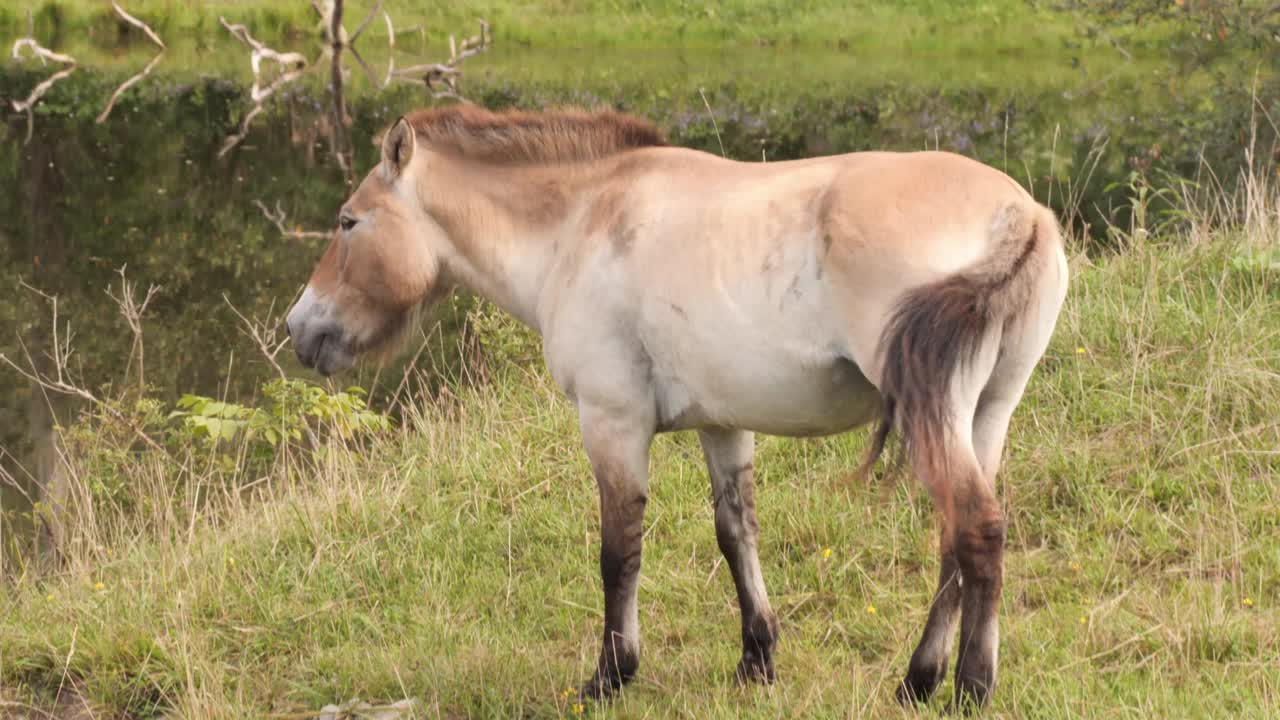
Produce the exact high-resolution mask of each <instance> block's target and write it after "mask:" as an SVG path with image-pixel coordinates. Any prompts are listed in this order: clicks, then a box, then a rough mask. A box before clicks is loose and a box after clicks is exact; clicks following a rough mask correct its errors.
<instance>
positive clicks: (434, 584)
mask: <svg viewBox="0 0 1280 720" xmlns="http://www.w3.org/2000/svg"><path fill="white" fill-rule="evenodd" d="M1229 247H1230V242H1222V243H1219V244H1216V245H1215V246H1213V247H1212V248H1211V249H1182V248H1176V247H1163V248H1161V247H1145V248H1142V249H1136V250H1132V251H1129V252H1127V253H1125V254H1122V255H1119V256H1114V257H1109V258H1105V259H1102V260H1098V261H1096V262H1090V261H1088V260H1085V259H1084V258H1077V259H1076V260H1075V261H1074V263H1073V265H1074V282H1073V288H1072V292H1071V294H1070V298H1069V300H1068V304H1067V307H1066V309H1065V311H1064V313H1063V316H1062V318H1061V321H1060V325H1059V330H1058V332H1057V335H1056V337H1055V339H1054V342H1053V344H1052V346H1051V347H1050V349H1049V352H1048V354H1047V356H1046V357H1045V359H1044V361H1043V363H1042V366H1041V368H1040V370H1039V372H1038V374H1037V375H1036V377H1035V379H1034V380H1033V382H1032V384H1031V386H1030V388H1029V391H1028V394H1027V397H1026V399H1025V401H1024V402H1023V404H1022V406H1021V408H1020V410H1019V412H1018V414H1017V415H1016V416H1015V420H1014V425H1013V429H1012V435H1011V439H1010V442H1009V448H1008V461H1007V464H1006V467H1005V469H1004V471H1003V475H1002V477H1003V480H1002V482H1001V492H1002V495H1003V498H1004V500H1005V503H1006V505H1007V510H1008V513H1009V518H1010V552H1009V554H1008V566H1007V580H1006V587H1005V604H1004V609H1003V613H1002V615H1003V632H1002V635H1003V646H1002V652H1001V659H1002V668H1001V686H1000V688H999V690H998V692H997V694H996V701H995V706H994V708H993V710H994V713H993V714H995V715H1000V716H1008V717H1021V718H1028V717H1116V718H1119V717H1125V718H1145V717H1174V716H1176V717H1189V718H1191V717H1242V718H1248V717H1256V718H1261V717H1264V716H1266V715H1267V713H1268V712H1269V710H1268V708H1270V709H1274V708H1275V707H1277V706H1280V665H1277V664H1276V662H1275V654H1274V653H1275V650H1274V648H1275V647H1276V646H1277V644H1280V612H1277V608H1276V598H1277V597H1280V545H1278V544H1277V537H1280V514H1277V508H1280V480H1278V479H1277V478H1280V456H1278V455H1277V454H1276V452H1275V448H1276V447H1277V446H1280V428H1278V426H1277V425H1276V423H1275V408H1276V407H1280V382H1278V378H1277V368H1278V367H1280V326H1277V323H1276V321H1275V319H1276V318H1277V317H1280V277H1277V275H1276V274H1275V272H1274V271H1272V272H1271V273H1270V274H1269V275H1268V274H1265V271H1259V270H1256V269H1255V270H1253V271H1248V270H1239V269H1236V268H1235V266H1233V264H1232V262H1231V256H1232V251H1231V250H1229V249H1228V248H1229ZM527 367H535V368H540V365H537V364H530V363H527V362H524V361H523V360H522V359H521V358H519V357H517V358H516V360H515V361H514V362H510V363H509V364H503V365H500V366H499V367H498V368H497V373H498V377H499V381H498V382H496V383H495V384H493V385H490V386H488V387H487V388H485V389H481V390H470V391H468V390H463V391H459V392H460V397H459V399H458V401H457V402H456V403H455V404H453V405H452V406H451V410H449V411H447V412H439V413H435V414H432V415H431V416H429V417H426V418H423V419H422V420H421V421H419V422H418V423H416V427H414V428H413V429H412V431H410V432H407V433H405V434H403V436H400V437H394V438H390V439H388V440H386V441H385V442H384V443H382V444H381V445H379V446H378V447H376V448H375V449H374V450H373V451H372V452H369V453H366V454H360V455H358V456H351V455H347V454H344V453H342V452H337V453H335V454H334V455H333V456H332V457H331V460H330V462H329V464H328V468H329V470H328V471H327V472H326V473H324V474H323V475H322V476H320V477H316V478H314V479H311V480H309V482H308V484H307V486H305V487H298V486H295V487H286V486H284V485H278V486H276V487H275V488H274V489H273V490H272V491H271V492H270V495H271V498H270V499H269V500H267V501H265V502H263V503H261V504H256V505H253V506H250V507H245V508H243V509H241V510H237V511H233V512H231V513H230V514H229V515H228V516H227V517H226V519H225V520H224V521H223V523H222V524H221V526H220V527H214V526H212V525H211V524H209V523H206V522H204V521H203V520H202V521H201V522H197V523H196V524H195V525H194V530H193V531H188V529H187V526H186V523H185V522H178V523H176V526H175V527H173V528H171V529H168V530H165V531H163V532H158V533H157V532H154V531H153V532H152V533H151V535H152V536H153V537H154V535H156V534H159V535H161V536H162V538H160V539H150V540H144V541H142V542H137V543H129V544H120V545H116V546H114V547H103V548H95V549H93V551H92V552H90V553H86V555H88V556H93V557H97V558H99V559H100V561H101V562H100V563H99V564H96V565H88V566H83V569H81V570H79V571H73V572H72V573H70V575H68V576H67V577H63V578H60V579H57V580H54V581H50V582H43V583H42V582H35V581H21V582H19V583H18V585H17V587H16V588H15V589H14V590H13V592H12V593H7V594H5V595H4V598H3V600H0V603H2V604H0V686H3V687H7V688H8V689H9V695H10V696H11V698H17V699H19V700H24V701H25V700H27V699H30V698H35V699H36V700H38V701H41V702H47V700H48V698H49V697H50V696H51V695H52V693H53V692H54V688H56V687H58V685H59V684H60V683H62V682H63V678H64V676H69V677H81V678H83V681H84V686H85V692H86V694H87V695H88V697H89V698H90V699H91V700H92V702H93V703H95V704H96V705H98V706H99V707H100V708H101V709H104V710H109V711H110V713H109V714H113V715H124V714H148V713H149V712H151V711H153V710H155V708H156V707H173V708H177V709H178V711H179V713H178V714H180V715H182V716H188V717H249V716H260V715H262V714H263V713H264V712H266V711H268V710H271V711H299V710H306V709H311V708H317V707H319V706H321V705H323V704H325V703H328V702H333V701H342V700H344V699H348V698H350V697H353V696H359V697H362V698H378V699H395V698H400V697H404V696H413V697H416V698H419V699H420V700H422V701H423V702H424V703H425V705H426V706H427V707H428V708H429V709H430V711H431V714H432V715H435V714H439V713H443V714H445V715H448V716H459V715H467V716H502V717H510V716H513V715H526V716H557V715H561V714H567V715H573V714H574V713H573V709H572V706H571V705H570V704H569V701H568V700H566V698H565V696H564V694H563V691H564V689H565V688H567V687H569V686H570V685H573V684H576V683H577V682H579V681H581V680H583V679H585V677H586V675H587V673H588V671H589V670H590V667H591V662H592V659H593V658H594V654H595V652H596V649H597V642H598V632H599V623H600V620H601V617H600V616H601V610H600V608H601V598H600V595H599V580H598V578H597V575H596V569H595V567H596V562H595V552H596V550H595V548H596V539H595V538H596V534H597V532H596V524H597V511H596V499H595V489H594V484H593V482H592V481H591V480H590V478H589V475H588V472H587V465H586V462H585V460H584V459H583V456H582V454H581V451H580V449H579V446H578V442H577V429H576V422H575V419H574V416H573V414H572V412H571V409H570V408H569V407H568V406H567V404H566V403H565V402H564V401H563V400H561V399H559V396H558V394H557V393H556V391H555V390H554V388H553V387H552V386H551V384H550V382H549V380H548V379H547V377H546V375H545V373H544V372H542V371H541V370H540V369H534V370H528V369H522V368H527ZM861 443H862V434H861V433H858V434H853V435H849V436H845V437H838V438H829V439H822V440H813V441H791V440H781V439H772V438H762V439H761V440H760V450H759V456H758V459H757V463H756V467H757V468H758V472H759V490H758V492H757V497H758V502H759V508H760V516H761V518H760V519H761V526H762V528H763V538H762V560H763V562H764V573H765V577H766V579H767V581H768V583H769V586H770V590H771V591H772V595H773V598H774V602H775V607H776V608H777V609H778V611H779V613H780V615H781V617H782V626H783V633H784V634H783V641H782V646H781V653H780V656H779V658H778V668H779V673H780V675H781V677H782V681H781V682H780V683H779V684H778V685H777V686H775V687H772V688H769V689H752V690H749V691H746V692H743V691H739V690H737V689H735V688H734V687H733V685H732V682H731V671H732V668H733V666H734V662H735V661H736V659H737V653H738V643H737V637H738V630H737V615H736V612H737V611H736V606H735V602H734V600H733V591H732V587H731V583H730V581H729V578H728V573H727V572H726V569H725V568H724V567H723V565H722V564H720V563H719V562H718V556H719V553H718V551H717V549H716V543H715V540H714V535H713V530H712V513H711V504H710V501H709V497H708V488H707V483H706V480H705V475H704V471H703V469H702V466H701V460H700V453H699V451H698V449H697V445H696V441H695V439H694V438H693V437H692V436H690V435H687V434H685V435H678V436H666V437H662V438H660V439H659V440H658V441H657V442H656V444H655V448H654V453H653V462H652V468H653V479H652V483H651V489H652V497H651V500H650V503H649V512H648V515H647V518H646V523H647V525H648V527H649V530H648V533H647V536H646V542H647V545H646V548H647V552H646V556H645V565H644V571H643V580H642V582H641V606H640V615H641V623H642V632H643V638H644V639H643V644H644V650H643V659H642V667H641V671H640V675H639V677H638V679H637V681H636V683H635V684H634V685H633V686H632V687H631V688H630V689H629V690H628V691H627V692H626V693H625V694H624V696H623V697H622V699H621V700H620V701H618V702H617V703H616V704H615V705H614V706H613V707H612V709H611V710H610V714H611V715H612V716H616V717H640V716H656V717H667V716H672V717H699V718H704V717H739V716H746V717H782V716H790V717H801V716H822V717H834V716H862V717H895V716H897V715H898V714H899V711H898V710H896V709H895V706H894V704H893V702H892V689H893V687H894V683H896V681H897V679H898V678H899V675H900V673H901V672H902V671H903V669H904V668H905V665H906V661H907V657H908V654H909V652H910V650H911V647H912V643H913V642H914V640H915V639H916V636H917V632H918V630H919V628H920V627H921V624H922V622H923V619H924V614H925V610H926V604H927V602H928V600H929V598H930V595H931V592H932V580H933V577H934V575H935V572H936V560H935V557H934V550H933V546H934V542H935V541H934V530H933V524H932V519H931V514H930V510H929V506H928V503H927V500H926V499H925V498H924V497H923V493H921V492H920V491H919V490H918V489H916V488H915V487H914V486H913V485H912V484H911V483H909V482H894V481H891V482H888V483H885V484H881V485H876V486H871V487H868V486H864V485H861V484H859V483H857V482H855V481H853V480H851V479H848V478H847V477H846V474H847V473H848V471H849V470H850V468H852V467H853V466H854V464H855V462H856V460H857V457H858V455H859V451H860V448H861ZM827 548H830V549H831V554H830V557H829V558H828V557H825V549H827ZM95 583H102V588H101V589H95ZM872 608H874V611H873V610H872ZM949 688H950V683H949V682H948V685H947V687H946V688H945V691H944V695H949V694H950V689H949ZM586 712H587V713H588V714H593V715H594V714H596V713H597V712H598V710H597V709H596V708H587V710H586Z"/></svg>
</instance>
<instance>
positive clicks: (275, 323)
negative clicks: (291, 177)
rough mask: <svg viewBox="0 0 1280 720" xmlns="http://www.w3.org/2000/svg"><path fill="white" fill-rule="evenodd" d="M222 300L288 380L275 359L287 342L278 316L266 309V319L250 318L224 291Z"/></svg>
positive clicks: (280, 373)
mask: <svg viewBox="0 0 1280 720" xmlns="http://www.w3.org/2000/svg"><path fill="white" fill-rule="evenodd" d="M259 205H261V203H259ZM222 301H223V302H225V303H226V304H227V307H229V308H231V312H233V313H235V316H236V317H237V318H239V319H240V323H241V324H242V325H243V328H242V332H244V334H245V335H247V336H248V337H249V339H251V340H253V342H254V344H256V345H257V346H258V350H259V352H261V353H262V356H263V357H264V358H266V359H267V362H268V363H269V364H270V365H271V367H272V368H273V369H274V370H275V371H276V374H278V375H279V376H280V379H281V380H288V379H289V375H288V373H286V372H285V371H284V368H282V367H280V363H279V362H278V361H277V360H276V356H277V355H279V354H280V351H281V350H283V349H284V346H285V345H287V344H289V336H288V334H285V336H284V337H283V338H280V337H278V335H279V334H280V326H281V325H282V323H281V321H280V318H278V317H277V318H276V319H275V320H272V319H271V310H268V311H267V319H266V320H259V319H258V318H257V317H254V318H253V319H252V320H250V319H249V318H247V317H245V316H244V313H242V312H240V310H239V309H238V308H237V307H236V306H235V304H233V303H232V302H231V298H229V297H227V295H226V293H223V294H222ZM273 307H274V303H273Z"/></svg>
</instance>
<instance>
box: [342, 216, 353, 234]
mask: <svg viewBox="0 0 1280 720" xmlns="http://www.w3.org/2000/svg"><path fill="white" fill-rule="evenodd" d="M355 226H356V219H355V218H353V217H351V216H350V215H342V216H340V217H339V218H338V227H340V228H342V229H343V230H344V231H345V230H350V229H351V228H353V227H355Z"/></svg>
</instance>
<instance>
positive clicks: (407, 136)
mask: <svg viewBox="0 0 1280 720" xmlns="http://www.w3.org/2000/svg"><path fill="white" fill-rule="evenodd" d="M414 144H415V138H414V133H413V126H412V125H410V124H409V121H408V120H405V119H404V118H403V117H402V118H400V119H399V120H396V124H395V125H393V126H392V127H391V129H390V130H388V131H387V134H386V136H384V137H383V138H382V169H383V172H385V173H386V174H387V178H388V179H389V180H395V179H396V178H398V177H400V174H401V173H403V172H404V169H405V168H406V167H408V166H409V161H410V160H412V159H413V150H414Z"/></svg>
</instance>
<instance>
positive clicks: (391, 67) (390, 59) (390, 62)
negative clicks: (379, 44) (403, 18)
mask: <svg viewBox="0 0 1280 720" xmlns="http://www.w3.org/2000/svg"><path fill="white" fill-rule="evenodd" d="M382 17H383V19H384V20H386V21H387V76H386V77H385V78H383V80H382V87H381V88H378V89H379V90H382V89H385V88H386V87H387V86H388V85H390V84H391V75H392V74H393V73H394V72H395V71H396V29H395V28H394V27H393V26H392V25H391V14H390V13H388V12H387V11H386V10H383V11H382Z"/></svg>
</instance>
